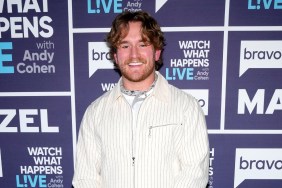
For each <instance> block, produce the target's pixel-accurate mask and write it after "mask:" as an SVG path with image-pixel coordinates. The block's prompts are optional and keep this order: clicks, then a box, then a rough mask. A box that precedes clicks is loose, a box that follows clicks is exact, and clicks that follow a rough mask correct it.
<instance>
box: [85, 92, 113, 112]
mask: <svg viewBox="0 0 282 188" xmlns="http://www.w3.org/2000/svg"><path fill="white" fill-rule="evenodd" d="M113 90H114V88H113V89H112V90H110V91H107V92H105V93H103V94H102V95H101V96H99V97H98V98H97V99H95V100H94V101H93V102H91V104H90V105H89V106H88V108H91V109H95V108H98V107H101V106H103V105H105V104H106V103H108V102H109V100H111V101H113V99H114V96H113V94H114V91H113Z"/></svg>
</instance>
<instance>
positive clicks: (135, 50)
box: [130, 46, 139, 58]
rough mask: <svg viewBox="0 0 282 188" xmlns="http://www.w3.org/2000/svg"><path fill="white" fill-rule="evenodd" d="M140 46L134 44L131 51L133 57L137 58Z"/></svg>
mask: <svg viewBox="0 0 282 188" xmlns="http://www.w3.org/2000/svg"><path fill="white" fill-rule="evenodd" d="M138 53H139V51H138V47H137V46H132V48H131V52H130V55H131V57H132V58H136V57H137V56H138Z"/></svg>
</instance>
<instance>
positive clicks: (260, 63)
mask: <svg viewBox="0 0 282 188" xmlns="http://www.w3.org/2000/svg"><path fill="white" fill-rule="evenodd" d="M251 68H253V69H259V68H264V69H265V68H282V41H241V50H240V72H239V77H241V76H242V75H243V74H244V73H245V72H246V71H247V70H248V69H251Z"/></svg>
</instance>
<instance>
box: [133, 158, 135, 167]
mask: <svg viewBox="0 0 282 188" xmlns="http://www.w3.org/2000/svg"><path fill="white" fill-rule="evenodd" d="M132 166H135V157H132Z"/></svg>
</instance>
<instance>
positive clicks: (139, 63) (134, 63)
mask: <svg viewBox="0 0 282 188" xmlns="http://www.w3.org/2000/svg"><path fill="white" fill-rule="evenodd" d="M142 64H143V63H141V62H132V63H129V65H131V66H134V65H142Z"/></svg>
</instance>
